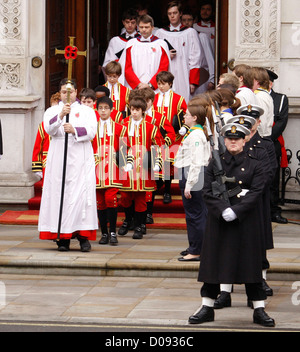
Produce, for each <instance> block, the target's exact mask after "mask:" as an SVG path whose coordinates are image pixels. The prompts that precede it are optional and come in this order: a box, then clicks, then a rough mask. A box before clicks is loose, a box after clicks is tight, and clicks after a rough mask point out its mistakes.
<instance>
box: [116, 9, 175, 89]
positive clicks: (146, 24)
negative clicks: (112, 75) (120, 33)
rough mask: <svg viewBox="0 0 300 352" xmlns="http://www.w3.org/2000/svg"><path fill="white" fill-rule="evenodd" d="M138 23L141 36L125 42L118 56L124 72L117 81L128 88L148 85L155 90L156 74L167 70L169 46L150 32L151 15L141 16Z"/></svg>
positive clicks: (152, 26) (152, 22)
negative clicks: (120, 54)
mask: <svg viewBox="0 0 300 352" xmlns="http://www.w3.org/2000/svg"><path fill="white" fill-rule="evenodd" d="M138 25H139V30H140V33H141V36H139V37H138V38H135V39H132V40H130V41H129V42H127V45H126V47H125V50H124V51H123V54H122V56H121V58H120V64H121V66H122V67H124V70H123V71H124V72H123V74H122V76H121V77H120V79H119V82H120V83H122V84H124V85H125V86H126V87H128V88H130V89H136V88H138V89H141V88H145V87H148V86H150V87H151V88H153V89H154V90H156V89H157V82H156V75H157V74H158V73H159V72H161V71H168V70H169V65H170V61H171V59H170V54H169V48H168V45H167V43H166V42H165V41H164V40H161V39H159V38H157V37H156V36H154V35H153V34H152V31H153V28H154V21H153V18H152V17H151V16H149V15H143V16H141V17H140V18H139V21H138Z"/></svg>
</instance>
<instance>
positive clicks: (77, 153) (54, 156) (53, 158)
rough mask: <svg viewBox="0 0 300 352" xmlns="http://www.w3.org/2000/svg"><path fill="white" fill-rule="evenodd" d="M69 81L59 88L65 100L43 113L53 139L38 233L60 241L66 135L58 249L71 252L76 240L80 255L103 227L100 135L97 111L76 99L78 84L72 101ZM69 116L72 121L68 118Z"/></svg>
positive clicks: (47, 128)
mask: <svg viewBox="0 0 300 352" xmlns="http://www.w3.org/2000/svg"><path fill="white" fill-rule="evenodd" d="M66 83H67V80H66V79H65V80H63V81H62V82H61V84H60V93H61V102H60V103H59V105H56V106H52V107H51V108H49V109H48V110H47V111H46V112H45V114H44V125H45V130H46V132H47V133H48V134H49V135H50V136H51V143H50V147H49V151H48V157H47V167H46V171H45V178H44V188H43V193H42V200H41V207H40V215H39V223H38V230H39V232H40V239H42V240H57V232H58V222H59V211H60V201H61V187H62V174H63V163H64V162H63V160H64V149H65V148H64V145H65V133H67V134H68V150H67V164H66V179H65V192H64V202H63V212H62V221H61V229H60V238H59V241H57V245H58V250H60V251H67V250H69V245H70V240H71V238H74V237H77V238H78V240H79V242H80V248H81V251H84V252H88V251H90V249H91V245H90V243H89V240H96V230H97V229H98V219H97V207H96V177H95V161H94V153H93V148H92V144H91V140H92V139H93V138H94V136H95V135H96V131H97V119H96V115H95V112H94V110H93V109H91V108H90V107H87V106H85V105H80V103H79V102H78V101H77V100H76V94H77V89H76V84H75V83H74V82H73V85H72V90H71V94H70V103H67V89H66V87H67V85H66ZM67 114H69V123H66V115H67Z"/></svg>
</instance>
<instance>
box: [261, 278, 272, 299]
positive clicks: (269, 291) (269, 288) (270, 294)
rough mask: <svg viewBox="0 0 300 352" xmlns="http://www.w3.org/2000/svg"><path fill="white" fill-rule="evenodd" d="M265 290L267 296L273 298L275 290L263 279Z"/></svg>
mask: <svg viewBox="0 0 300 352" xmlns="http://www.w3.org/2000/svg"><path fill="white" fill-rule="evenodd" d="M262 284H263V289H264V290H265V292H266V295H267V296H273V290H272V289H271V287H270V286H269V285H268V284H267V281H266V280H265V279H263V282H262Z"/></svg>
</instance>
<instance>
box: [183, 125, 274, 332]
mask: <svg viewBox="0 0 300 352" xmlns="http://www.w3.org/2000/svg"><path fill="white" fill-rule="evenodd" d="M221 133H222V134H223V135H224V138H225V145H226V148H227V150H226V152H225V153H224V155H223V157H222V159H221V163H222V166H223V170H224V172H225V174H226V176H227V177H235V182H231V183H226V185H227V188H228V190H231V191H232V193H231V197H230V198H229V200H230V201H229V202H228V201H226V200H225V199H226V198H223V197H220V196H219V195H217V194H216V193H215V192H214V191H213V186H212V185H213V182H214V181H215V180H216V178H215V176H214V160H212V161H211V162H210V164H209V166H208V168H207V172H206V175H205V183H204V187H203V197H204V200H205V203H206V205H207V208H208V217H207V227H206V232H205V235H204V241H203V247H202V253H201V263H200V268H199V276H198V281H200V282H203V283H204V284H203V286H202V288H201V296H202V307H201V309H200V310H199V311H198V312H197V313H195V314H194V315H192V316H190V318H189V323H190V324H201V323H205V322H209V321H214V308H213V306H214V301H215V299H216V298H217V296H218V294H219V292H220V284H221V283H225V284H226V283H227V284H232V283H236V284H242V283H244V284H245V287H246V293H247V297H248V300H250V301H252V302H253V307H254V312H253V322H254V323H256V324H260V325H263V326H269V327H273V326H274V325H275V322H274V320H273V319H272V318H270V317H269V316H268V315H267V313H266V312H265V310H264V300H265V299H266V298H267V296H266V292H265V290H264V288H263V284H262V281H263V278H262V270H261V263H262V251H263V249H262V236H263V234H262V228H261V226H260V223H259V222H257V219H259V218H260V213H259V211H260V206H258V205H260V204H261V202H262V194H263V191H264V187H265V182H264V169H263V163H262V162H261V161H260V160H258V159H257V158H256V157H255V156H252V155H250V156H249V155H248V154H247V153H246V152H245V151H244V146H245V136H246V135H249V134H250V131H249V130H248V129H247V128H246V127H244V126H241V125H238V124H227V125H225V126H224V127H223V128H222V131H221ZM238 186H240V187H241V189H240V191H241V192H239V193H238V192H236V190H237V187H238ZM236 193H238V194H237V195H236ZM228 194H230V192H228Z"/></svg>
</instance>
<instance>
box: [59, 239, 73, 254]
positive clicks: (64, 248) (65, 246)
mask: <svg viewBox="0 0 300 352" xmlns="http://www.w3.org/2000/svg"><path fill="white" fill-rule="evenodd" d="M56 243H57V246H58V248H57V249H58V250H59V251H60V252H68V251H69V250H70V240H59V241H58V242H56Z"/></svg>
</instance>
